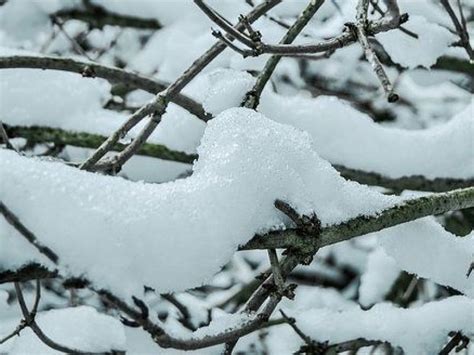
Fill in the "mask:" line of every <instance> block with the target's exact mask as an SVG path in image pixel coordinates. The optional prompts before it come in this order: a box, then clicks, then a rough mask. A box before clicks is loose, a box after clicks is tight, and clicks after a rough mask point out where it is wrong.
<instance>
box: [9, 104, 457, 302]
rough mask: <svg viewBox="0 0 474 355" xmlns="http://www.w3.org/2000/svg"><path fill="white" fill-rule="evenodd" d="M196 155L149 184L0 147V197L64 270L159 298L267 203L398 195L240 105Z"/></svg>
mask: <svg viewBox="0 0 474 355" xmlns="http://www.w3.org/2000/svg"><path fill="white" fill-rule="evenodd" d="M198 150H199V156H200V158H199V160H198V161H197V162H196V163H195V166H194V173H193V175H191V176H190V177H188V178H186V179H182V180H178V181H175V182H170V183H165V184H161V185H154V184H146V183H140V182H138V183H134V182H131V181H127V180H124V179H121V178H117V177H110V176H103V175H99V174H93V173H88V172H84V171H79V170H77V169H74V168H71V167H68V166H65V165H63V164H60V163H55V162H50V161H45V160H39V159H35V158H25V157H21V156H19V155H17V154H16V153H14V152H11V151H6V150H0V181H1V182H2V184H1V188H0V200H2V201H3V202H4V203H5V204H6V205H7V206H8V207H9V208H10V209H11V210H12V211H13V212H14V213H16V214H17V215H18V216H19V218H20V219H21V220H22V222H23V223H24V224H25V225H26V226H27V227H28V228H30V229H31V230H32V231H33V232H34V233H35V234H36V235H37V236H38V238H39V239H40V240H41V241H43V243H44V244H46V245H48V246H49V247H51V248H52V249H53V250H55V251H56V252H57V254H58V255H59V256H60V259H61V263H62V267H65V268H66V269H65V271H68V270H69V271H70V272H71V273H73V274H75V275H78V274H84V275H86V276H87V277H88V278H89V279H91V281H92V282H94V283H95V284H96V286H97V287H103V288H107V289H110V290H112V291H113V292H116V293H117V294H119V295H122V296H125V297H127V296H130V295H133V294H136V293H137V292H141V290H142V287H143V285H148V286H151V287H153V288H155V289H156V290H157V291H158V292H160V293H161V292H169V291H181V290H184V289H188V288H192V287H196V286H200V285H202V284H204V283H206V282H207V281H209V280H210V278H211V277H212V276H213V275H214V274H215V273H216V272H218V271H219V269H220V267H221V266H223V265H224V264H225V263H226V262H227V261H228V260H229V259H230V257H231V256H232V254H233V252H234V251H235V250H236V249H237V247H238V245H240V244H243V243H245V242H246V241H248V240H249V239H250V238H251V237H253V235H254V234H255V233H257V232H264V231H266V230H269V229H271V228H274V227H275V226H279V225H282V223H284V222H287V220H286V217H285V216H283V215H282V214H281V213H279V212H278V211H277V210H276V209H275V208H274V207H273V203H274V201H275V199H277V198H280V199H284V200H287V201H288V202H290V203H291V204H292V205H294V206H296V208H297V209H298V210H299V212H301V213H309V212H310V211H315V212H316V213H317V214H318V216H319V218H320V219H321V221H322V223H323V224H334V223H339V222H341V221H344V220H347V219H350V218H353V217H356V216H358V215H374V214H376V213H378V212H380V211H381V210H384V209H386V208H388V207H391V206H393V205H395V204H397V203H399V202H400V201H401V200H400V199H399V198H396V197H392V196H385V195H383V194H380V193H378V192H376V191H373V190H371V189H369V188H368V187H366V186H363V185H359V184H357V183H355V182H350V181H347V180H345V179H343V178H342V177H340V175H339V173H338V172H337V171H336V170H334V169H333V168H332V167H331V165H330V164H329V163H328V162H326V161H325V160H323V159H321V158H320V157H319V156H318V154H317V153H316V152H315V151H314V150H313V148H312V140H311V138H310V136H309V135H308V134H307V133H304V132H301V131H299V130H297V129H295V128H292V127H290V126H288V125H282V124H279V123H276V122H274V121H272V120H270V119H268V118H266V117H265V116H263V115H262V114H260V113H257V112H255V111H252V110H248V109H245V108H233V109H230V110H227V111H225V112H223V113H222V114H220V115H219V116H218V117H216V118H215V119H214V120H212V121H211V122H210V123H209V125H208V128H207V130H206V132H205V134H204V137H203V139H202V144H201V146H200V147H199V149H198ZM415 223H421V224H423V223H425V222H415ZM410 225H411V224H407V225H405V226H404V229H403V231H404V233H406V234H407V235H410V236H412V237H414V234H416V233H418V232H419V230H418V229H417V228H415V229H413V230H412V229H411V228H410V227H409V226H410ZM0 227H2V225H1V224H0ZM394 230H396V229H394ZM438 232H439V233H441V232H442V231H437V233H438ZM445 233H447V232H445ZM436 236H437V234H436V235H435V236H433V237H434V238H435V237H436ZM11 238H18V235H17V234H15V233H13V232H12V229H11V228H10V229H8V228H4V227H2V231H1V233H0V243H1V244H8V243H9V240H10V239H11ZM421 242H422V241H421ZM421 242H420V243H421ZM435 242H436V241H435ZM432 247H436V246H433V245H431V244H430V243H428V242H427V243H426V245H424V246H423V248H425V249H427V250H429V249H430V248H432ZM425 249H420V250H425ZM429 255H431V253H430V254H429ZM455 257H456V256H455ZM435 261H436V259H435V260H428V261H427V262H435ZM111 270H112V271H113V272H111ZM448 281H449V280H448ZM448 284H449V283H448Z"/></svg>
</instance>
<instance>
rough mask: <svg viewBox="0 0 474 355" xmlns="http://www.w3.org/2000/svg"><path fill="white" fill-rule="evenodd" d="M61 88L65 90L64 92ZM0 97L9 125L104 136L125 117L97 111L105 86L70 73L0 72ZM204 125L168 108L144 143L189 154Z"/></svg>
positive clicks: (107, 89)
mask: <svg viewBox="0 0 474 355" xmlns="http://www.w3.org/2000/svg"><path fill="white" fill-rule="evenodd" d="M6 53H9V52H8V51H6ZM2 55H3V54H2ZM7 55H8V54H7ZM65 87H67V88H68V90H64V88H65ZM0 93H1V95H0V116H1V117H2V121H3V122H4V123H5V124H9V125H18V126H27V127H31V126H46V127H51V128H60V129H63V130H66V131H71V132H85V133H92V134H99V135H102V136H109V135H110V134H112V133H113V132H114V131H115V130H116V129H118V127H119V126H120V125H121V124H122V123H123V122H124V121H125V120H126V118H127V116H126V115H125V114H124V113H118V112H114V111H110V110H106V109H103V108H102V106H103V105H104V104H105V103H106V102H107V101H108V100H109V99H110V97H111V95H110V84H109V83H107V82H106V81H105V80H102V79H95V78H94V79H92V78H83V77H82V76H80V75H78V74H75V73H68V72H61V71H42V70H36V69H5V70H1V71H0ZM25 103H27V104H25ZM143 125H144V122H142V123H140V124H138V125H137V126H136V127H134V129H133V130H132V131H131V132H130V133H129V134H128V135H127V136H125V137H124V141H129V140H130V139H131V138H133V137H135V136H136V135H137V134H138V132H139V130H140V129H141V128H142V127H143ZM204 127H205V124H204V122H202V121H200V120H198V119H197V118H196V117H194V116H193V115H191V114H190V113H188V112H187V111H186V110H184V109H183V108H181V107H178V106H176V105H174V104H170V105H169V107H168V110H167V112H166V113H165V115H164V116H163V119H162V121H161V124H160V126H159V127H158V129H157V130H156V131H155V132H154V133H153V134H152V136H151V137H150V139H149V142H151V143H157V144H164V145H166V146H168V148H170V149H174V150H179V151H184V152H186V153H191V154H192V153H195V151H196V146H197V145H198V144H199V141H200V139H201V136H202V134H203V131H204Z"/></svg>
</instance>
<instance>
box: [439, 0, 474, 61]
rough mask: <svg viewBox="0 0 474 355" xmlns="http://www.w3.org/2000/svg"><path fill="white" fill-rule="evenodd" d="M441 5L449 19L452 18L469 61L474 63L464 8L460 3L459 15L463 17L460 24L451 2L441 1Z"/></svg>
mask: <svg viewBox="0 0 474 355" xmlns="http://www.w3.org/2000/svg"><path fill="white" fill-rule="evenodd" d="M440 1H441V5H443V7H444V9H445V10H446V12H447V13H448V15H449V17H450V18H451V21H452V22H453V25H454V28H455V29H456V32H457V33H458V36H459V38H460V40H461V45H462V46H463V47H464V49H465V50H466V53H467V54H468V56H469V59H470V60H471V61H474V50H473V49H472V47H471V43H470V41H469V32H468V31H467V25H466V19H465V17H464V13H463V11H462V6H461V4H460V2H458V6H459V12H460V13H459V15H460V16H461V22H459V19H458V17H457V16H456V14H455V12H454V10H453V8H452V7H451V4H450V3H449V0H440Z"/></svg>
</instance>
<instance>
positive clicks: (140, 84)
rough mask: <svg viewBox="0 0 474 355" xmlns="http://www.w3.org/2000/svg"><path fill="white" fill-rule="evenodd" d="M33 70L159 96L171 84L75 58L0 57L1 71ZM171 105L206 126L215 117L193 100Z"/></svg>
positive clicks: (182, 99) (179, 100) (184, 98)
mask: <svg viewBox="0 0 474 355" xmlns="http://www.w3.org/2000/svg"><path fill="white" fill-rule="evenodd" d="M12 68H33V69H50V70H61V71H68V72H72V73H77V74H81V75H82V76H84V77H92V78H95V77H97V78H102V79H105V80H107V81H109V82H111V83H123V84H126V85H127V86H129V87H132V88H135V89H141V90H144V91H147V92H149V93H152V94H157V93H159V92H161V91H163V90H166V88H167V87H168V86H169V83H167V82H164V81H160V80H153V79H149V78H147V77H145V76H142V75H140V74H136V73H132V72H130V71H127V70H124V69H120V68H116V67H111V66H106V65H102V64H98V63H94V62H90V61H81V60H77V59H72V58H60V57H38V56H30V55H13V56H6V57H4V56H0V69H12ZM171 102H173V103H174V104H176V105H178V106H181V107H182V108H184V109H185V110H187V111H189V112H190V113H192V114H193V115H195V116H196V117H198V118H199V119H201V120H203V121H204V122H207V121H209V120H210V119H211V118H212V115H211V114H209V113H207V112H205V111H204V109H203V107H202V105H201V104H199V103H198V102H196V101H194V100H193V99H191V98H189V97H187V96H185V95H183V94H177V95H176V96H174V97H173V98H172V99H171Z"/></svg>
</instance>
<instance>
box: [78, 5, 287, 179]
mask: <svg viewBox="0 0 474 355" xmlns="http://www.w3.org/2000/svg"><path fill="white" fill-rule="evenodd" d="M280 2H281V0H266V1H264V2H262V3H261V4H260V5H259V6H257V7H255V8H254V9H253V10H252V11H251V12H250V13H249V14H248V15H247V17H246V18H247V20H248V21H249V22H253V21H255V20H257V19H258V18H259V17H261V16H262V15H263V14H265V13H266V12H267V11H269V10H270V9H271V8H272V7H274V6H276V5H277V4H278V3H280ZM243 26H244V25H243V23H242V21H240V22H239V23H238V24H237V25H236V29H237V30H239V29H242V28H243ZM229 39H231V38H229ZM225 48H226V45H225V44H224V43H222V42H221V41H218V42H217V43H216V44H214V45H213V46H212V47H211V48H210V49H209V50H208V51H207V52H206V53H204V55H202V56H201V57H200V58H198V59H197V60H196V61H195V62H194V63H193V64H192V65H191V66H190V67H189V68H188V69H187V70H186V71H185V72H184V73H183V74H182V75H181V76H180V77H179V78H178V79H177V80H176V81H175V82H174V83H173V84H171V85H170V86H169V87H168V88H167V89H166V90H165V91H164V92H162V93H160V94H158V95H157V96H156V97H155V99H154V100H153V101H152V102H151V103H149V104H147V105H145V106H143V107H142V108H140V109H139V110H138V111H136V112H135V113H134V114H133V115H131V116H130V117H129V118H128V120H127V121H126V122H125V123H124V124H123V125H122V126H121V127H120V128H119V129H118V130H117V131H116V132H115V133H114V134H112V135H111V136H110V137H109V138H108V139H107V140H106V141H105V142H104V143H103V144H102V145H101V146H100V147H99V148H98V149H97V150H96V151H95V152H94V154H92V156H91V157H89V159H87V160H86V161H85V162H84V163H83V164H82V165H81V167H80V168H81V169H83V170H90V169H91V168H92V166H93V165H94V164H96V163H97V162H98V161H99V159H101V158H102V157H103V156H104V155H105V154H106V153H107V152H108V151H109V150H110V149H111V148H112V147H113V146H114V145H115V143H117V142H118V140H119V139H120V138H121V137H122V136H124V135H125V134H126V133H127V132H128V131H129V130H130V129H132V128H133V127H134V126H135V125H136V124H137V123H138V122H140V121H141V120H142V119H143V118H145V117H146V116H147V115H152V118H151V119H150V120H149V122H148V123H147V124H146V126H145V127H144V128H143V129H142V130H141V132H140V133H139V134H138V136H137V138H136V139H135V140H134V141H133V142H132V143H131V144H130V145H128V146H127V147H126V148H125V149H124V150H123V151H122V152H121V153H120V154H118V155H117V156H116V157H115V158H113V159H112V160H110V161H109V162H108V164H109V165H110V166H112V167H114V170H117V169H120V167H121V166H122V165H123V164H124V163H125V162H126V161H127V160H128V159H129V158H130V157H131V156H132V155H133V154H134V153H135V152H136V151H137V150H138V149H139V148H140V146H141V145H142V144H143V143H144V142H145V141H146V140H147V138H148V137H149V136H150V134H151V133H152V132H153V131H154V129H155V128H156V126H157V125H158V124H159V122H160V121H161V116H162V115H163V113H164V112H165V110H166V107H167V106H168V103H169V101H170V100H171V99H172V98H173V97H175V96H176V95H177V94H178V93H179V92H180V91H181V90H182V89H183V88H184V87H185V86H186V85H187V84H188V83H189V82H190V81H191V80H192V79H193V78H194V77H196V75H198V74H199V73H200V72H201V71H202V70H203V69H204V68H205V67H206V66H207V65H208V64H209V63H210V62H211V61H212V60H214V58H216V57H217V56H218V55H219V54H220V53H222V52H223V51H224V49H225Z"/></svg>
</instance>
